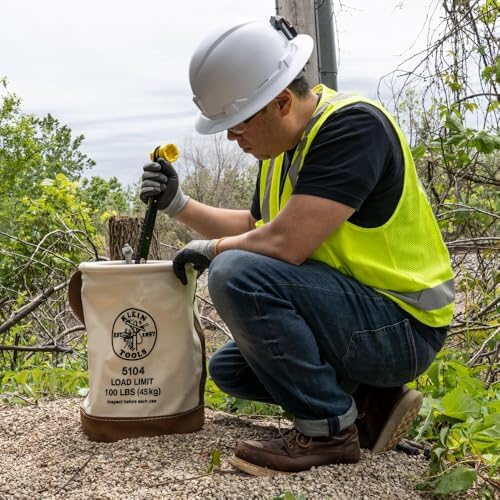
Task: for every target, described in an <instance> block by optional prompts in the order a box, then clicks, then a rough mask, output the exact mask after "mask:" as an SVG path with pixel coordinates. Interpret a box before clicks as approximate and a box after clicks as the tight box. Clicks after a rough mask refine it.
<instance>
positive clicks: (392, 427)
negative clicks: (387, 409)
mask: <svg viewBox="0 0 500 500" xmlns="http://www.w3.org/2000/svg"><path fill="white" fill-rule="evenodd" d="M422 399H423V396H422V394H421V393H420V392H418V391H416V390H414V389H410V390H409V391H408V392H406V393H405V394H404V396H403V397H402V398H401V399H400V400H399V401H398V402H397V404H396V405H395V407H394V409H393V410H392V412H391V414H390V415H389V418H388V419H387V422H386V424H385V425H384V427H383V428H382V431H381V432H380V435H379V437H378V439H377V441H376V443H375V444H374V445H373V447H372V449H371V452H372V453H374V454H377V453H383V452H384V451H388V450H391V449H392V448H394V447H395V446H396V445H397V444H398V443H399V442H400V441H401V440H402V439H403V438H404V437H405V436H406V433H407V432H408V429H409V428H410V426H411V424H412V423H413V421H414V420H415V418H416V416H417V413H418V411H419V410H420V407H421V406H422Z"/></svg>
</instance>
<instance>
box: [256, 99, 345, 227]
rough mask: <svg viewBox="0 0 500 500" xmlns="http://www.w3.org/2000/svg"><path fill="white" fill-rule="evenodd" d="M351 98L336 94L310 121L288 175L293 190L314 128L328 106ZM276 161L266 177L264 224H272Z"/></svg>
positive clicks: (263, 209)
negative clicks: (272, 183)
mask: <svg viewBox="0 0 500 500" xmlns="http://www.w3.org/2000/svg"><path fill="white" fill-rule="evenodd" d="M347 97H349V96H348V95H347V94H345V93H338V94H336V95H335V96H334V97H333V98H332V99H328V100H326V101H325V102H324V103H323V104H322V105H321V107H319V108H318V109H317V110H316V112H315V113H314V115H313V116H312V118H311V119H310V120H309V123H308V124H307V127H306V128H305V130H304V132H303V134H302V139H301V140H300V142H299V144H298V145H297V150H296V154H295V155H294V157H295V158H294V160H293V161H292V164H291V165H290V169H289V170H288V174H287V179H288V180H289V181H290V184H291V186H292V189H294V188H295V186H296V185H297V179H298V178H299V170H300V166H301V165H302V161H303V157H304V147H305V145H306V144H307V139H308V138H309V134H310V132H311V130H312V129H313V127H314V126H315V125H316V123H318V120H319V119H320V118H321V116H322V115H323V112H324V111H325V110H326V108H327V107H328V106H330V105H331V104H333V103H334V102H335V101H341V100H342V99H346V98H347ZM275 161H276V160H275V159H274V158H273V159H272V160H271V162H270V164H269V169H268V171H267V176H266V190H265V192H264V198H263V200H262V204H261V205H262V214H261V217H262V220H263V221H264V222H266V223H267V222H270V221H271V214H270V206H271V181H272V178H273V175H274V164H275Z"/></svg>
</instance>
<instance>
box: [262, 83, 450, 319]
mask: <svg viewBox="0 0 500 500" xmlns="http://www.w3.org/2000/svg"><path fill="white" fill-rule="evenodd" d="M313 90H314V92H316V93H317V94H321V99H320V102H319V103H318V105H317V107H316V110H315V112H314V114H313V116H312V118H311V120H310V121H309V123H308V125H307V127H306V129H305V130H304V133H303V134H302V138H301V140H300V142H299V144H298V146H297V148H296V149H295V153H294V155H293V158H292V162H291V165H290V168H289V171H288V174H287V178H286V181H285V183H284V187H283V191H282V193H281V196H280V184H281V169H282V166H283V158H284V154H281V155H280V156H278V157H276V158H273V159H271V160H266V161H263V162H262V166H261V172H260V186H259V194H260V209H261V216H262V219H261V220H260V221H257V223H256V226H259V225H261V224H264V223H268V222H270V221H272V220H273V219H274V218H275V217H276V216H277V215H278V213H279V212H280V211H281V210H283V208H284V206H285V205H286V203H287V202H288V200H289V198H290V196H291V195H292V194H293V190H294V187H295V185H296V183H297V179H298V176H299V172H300V169H301V168H302V165H303V164H304V159H305V157H306V156H307V153H308V151H309V147H310V145H311V142H312V141H313V139H314V137H315V136H316V134H317V133H318V131H319V129H320V128H321V126H322V125H323V123H324V122H325V120H326V119H327V118H328V117H329V116H330V115H331V114H332V113H335V112H336V111H338V110H339V109H341V108H343V107H344V106H347V105H349V104H353V103H358V102H366V103H369V104H371V105H373V106H375V107H376V108H377V109H379V110H380V111H381V112H382V113H384V115H385V116H386V117H387V119H388V120H389V122H390V123H391V125H392V127H393V128H394V130H395V132H396V134H397V136H398V139H399V143H400V146H401V150H402V152H403V160H404V183H403V191H402V194H401V198H400V200H399V202H398V205H397V207H396V209H395V211H394V213H393V214H392V216H391V217H390V219H389V220H388V221H386V222H385V223H384V224H383V225H382V226H379V227H375V228H365V227H360V226H356V225H355V224H352V223H351V222H349V221H345V222H344V223H343V224H342V225H341V226H340V227H339V228H338V229H337V230H336V231H335V232H334V233H333V234H331V235H330V236H329V237H328V238H327V239H326V240H325V241H323V243H321V245H320V246H319V247H318V248H317V249H316V250H315V251H314V252H313V254H312V255H311V256H310V258H311V259H314V260H318V261H321V262H324V263H325V264H328V265H329V266H331V267H333V268H335V269H337V270H339V271H340V272H342V273H343V274H345V275H347V276H351V277H353V278H354V279H356V280H358V281H359V282H360V283H363V284H365V285H367V286H370V287H372V288H374V289H375V290H377V291H378V292H379V293H381V294H383V295H385V296H387V297H389V298H390V299H392V300H393V301H394V302H396V303H397V304H398V305H399V306H400V307H401V308H402V309H404V310H405V311H408V312H409V313H410V314H411V315H412V316H414V317H415V318H417V319H418V320H419V321H421V322H422V323H424V324H426V325H429V326H434V327H439V326H446V325H449V324H450V322H451V319H452V316H453V307H454V299H455V287H454V280H453V272H452V269H451V263H450V257H449V254H448V249H447V248H446V245H445V244H444V241H443V238H442V236H441V232H440V230H439V227H438V225H437V222H436V219H435V217H434V214H433V213H432V209H431V206H430V204H429V201H428V199H427V196H426V194H425V191H424V189H423V188H422V186H421V184H420V181H419V179H418V177H417V172H416V169H415V164H414V162H413V158H412V155H411V151H410V148H409V146H408V144H407V142H406V138H405V137H404V134H403V132H402V131H401V129H400V128H399V126H398V125H397V124H396V122H395V120H394V118H393V117H392V116H391V115H389V113H388V112H387V111H386V110H385V109H384V108H383V107H382V106H380V105H379V104H378V103H376V102H375V101H372V100H370V99H366V98H363V97H360V96H353V95H345V94H340V93H337V92H335V91H334V90H331V89H329V88H328V87H325V86H324V85H318V86H316V87H314V89H313Z"/></svg>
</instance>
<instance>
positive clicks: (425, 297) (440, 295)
mask: <svg viewBox="0 0 500 500" xmlns="http://www.w3.org/2000/svg"><path fill="white" fill-rule="evenodd" d="M377 290H379V291H380V292H385V293H387V294H389V295H393V296H394V297H398V298H400V299H401V300H403V301H404V302H406V303H407V304H410V305H412V306H414V307H416V308H418V309H420V310H421V311H432V310H434V309H441V307H445V306H447V305H449V304H452V303H453V301H454V300H455V281H454V280H453V279H451V280H448V281H446V282H444V283H441V284H440V285H438V286H435V287H434V288H425V289H424V290H419V291H417V292H404V293H403V292H395V291H394V290H381V289H380V288H378V289H377Z"/></svg>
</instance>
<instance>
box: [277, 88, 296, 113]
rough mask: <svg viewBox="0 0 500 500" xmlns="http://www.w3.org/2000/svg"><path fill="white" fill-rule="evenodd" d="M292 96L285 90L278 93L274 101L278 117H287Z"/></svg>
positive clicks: (290, 107)
mask: <svg viewBox="0 0 500 500" xmlns="http://www.w3.org/2000/svg"><path fill="white" fill-rule="evenodd" d="M293 98H294V96H293V94H292V92H290V90H288V89H285V90H283V91H282V92H280V93H279V94H278V95H277V96H276V97H275V101H276V102H277V103H278V106H279V112H280V115H281V116H282V117H283V116H287V115H288V114H289V113H290V110H291V109H292V102H293Z"/></svg>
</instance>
